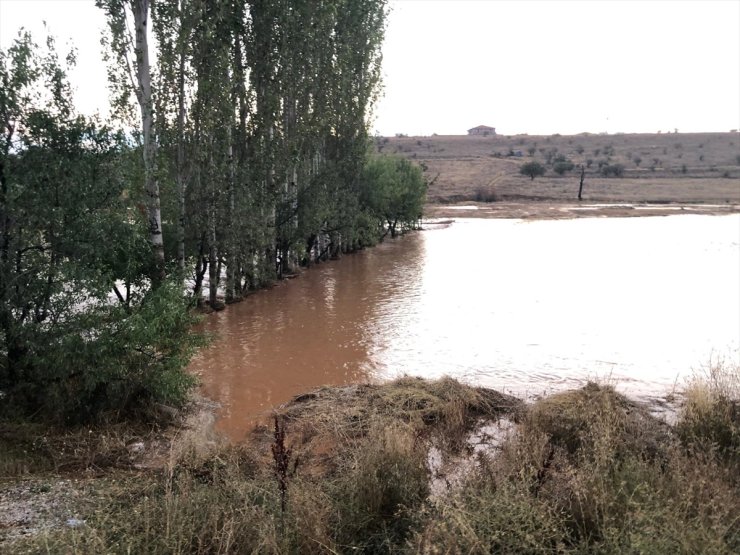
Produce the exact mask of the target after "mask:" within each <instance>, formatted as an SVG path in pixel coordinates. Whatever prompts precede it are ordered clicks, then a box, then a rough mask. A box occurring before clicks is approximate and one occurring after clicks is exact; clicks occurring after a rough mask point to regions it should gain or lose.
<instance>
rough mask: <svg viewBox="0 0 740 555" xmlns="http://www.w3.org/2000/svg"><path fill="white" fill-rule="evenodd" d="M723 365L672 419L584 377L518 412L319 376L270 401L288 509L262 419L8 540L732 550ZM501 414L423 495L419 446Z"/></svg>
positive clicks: (36, 548)
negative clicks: (479, 445)
mask: <svg viewBox="0 0 740 555" xmlns="http://www.w3.org/2000/svg"><path fill="white" fill-rule="evenodd" d="M735 370H736V369H735ZM718 372H719V373H715V374H710V375H709V376H708V377H707V378H705V381H703V382H701V383H699V382H697V384H695V385H692V388H689V392H687V401H686V404H685V407H684V408H683V410H682V412H681V414H680V415H679V419H678V423H677V425H676V427H675V428H673V427H670V426H668V425H667V424H665V423H664V422H661V421H659V420H657V419H655V418H654V417H652V416H651V415H650V413H649V412H648V410H647V409H646V408H644V407H642V406H640V405H639V404H637V403H634V402H632V401H630V400H628V399H626V398H625V397H623V396H622V395H619V394H618V393H616V392H615V391H614V389H612V388H611V387H607V386H602V385H596V384H589V385H587V386H586V387H584V388H582V389H580V390H576V391H570V392H565V393H561V394H557V395H554V396H552V397H549V398H546V399H543V400H541V401H539V402H537V403H535V404H533V405H531V406H530V407H528V408H527V409H526V410H523V408H522V406H521V403H519V402H516V400H512V399H511V398H509V397H506V396H503V395H501V394H498V393H496V392H493V391H491V390H485V389H476V388H471V387H467V386H465V385H462V384H460V383H458V382H456V381H454V380H440V381H436V382H429V381H424V380H419V379H412V378H404V379H401V380H398V381H396V382H393V383H390V384H386V385H382V386H353V387H348V388H334V389H332V388H324V389H320V390H317V391H315V392H313V393H310V394H308V395H304V396H302V397H301V398H299V399H297V400H296V401H295V402H294V403H292V404H290V405H289V406H287V407H286V408H284V409H283V410H281V412H280V418H281V419H282V422H284V424H285V427H286V430H287V435H286V438H285V442H286V445H287V446H289V447H290V452H289V453H290V455H289V458H290V461H289V463H290V464H289V467H290V468H291V469H294V471H293V470H291V472H290V473H284V476H286V477H287V478H286V482H285V485H286V487H285V491H286V497H285V505H284V507H282V503H281V501H282V499H281V491H280V487H281V486H280V481H279V480H278V479H277V478H276V474H275V470H276V469H275V461H274V459H273V457H272V456H271V454H270V451H271V449H270V446H271V445H272V444H273V442H274V439H273V435H272V434H271V432H270V430H269V429H265V430H263V431H261V432H257V433H255V435H254V437H253V438H252V440H251V442H250V443H249V444H248V445H244V446H227V447H220V448H218V449H217V450H215V451H214V452H211V453H203V452H200V453H199V452H197V451H196V450H191V451H187V452H182V453H181V454H180V455H179V457H178V458H177V459H175V460H173V464H172V465H171V466H168V467H167V468H166V469H165V470H162V471H160V472H157V473H153V472H146V473H139V474H136V475H131V474H126V475H125V476H124V477H123V478H121V477H118V478H117V480H116V481H115V482H110V483H108V484H107V485H106V487H105V488H104V491H105V492H106V493H105V495H103V496H101V499H100V501H99V502H98V503H97V505H96V506H97V508H96V509H95V510H92V511H90V513H89V514H88V515H86V525H85V526H83V527H80V528H75V529H65V530H61V531H54V532H52V533H49V534H46V535H43V536H37V537H35V538H33V539H31V540H25V541H22V542H16V543H15V544H13V546H12V547H13V552H17V553H24V552H29V553H37V552H43V553H46V552H51V553H103V552H105V553H181V554H185V553H268V554H272V553H275V554H277V553H296V554H298V553H420V554H421V553H424V554H432V553H671V554H673V553H736V552H738V551H740V485H739V484H738V480H737V474H736V466H737V460H738V454H737V451H736V450H734V449H735V447H733V446H734V445H735V443H733V442H734V441H735V438H736V435H735V434H737V420H733V418H734V417H733V416H732V411H731V410H729V409H728V408H727V407H728V406H734V405H732V403H733V402H736V401H735V400H734V399H735V398H734V397H733V395H735V393H736V392H737V389H733V388H736V387H737V384H738V381H737V373H736V372H735V373H733V372H732V371H730V372H728V371H727V369H723V370H721V371H718ZM700 386H701V387H700ZM699 392H701V394H700V393H699ZM718 407H719V408H718ZM728 410H729V412H728ZM504 414H506V415H509V416H510V417H511V418H514V419H515V420H517V421H518V429H517V432H516V433H514V434H511V436H510V437H508V439H507V440H505V441H504V443H503V444H502V446H501V448H500V450H498V451H496V452H495V453H494V452H490V453H488V454H480V453H478V454H477V455H475V456H474V457H475V460H474V464H470V468H471V471H470V472H469V474H468V475H467V477H466V478H465V479H464V480H462V482H461V483H459V484H458V485H457V486H455V487H454V488H451V489H450V490H449V491H448V492H447V494H446V495H442V496H439V495H437V496H433V497H430V495H429V491H430V478H431V477H430V472H429V469H428V462H427V458H428V452H429V449H430V447H431V446H435V448H441V449H443V450H444V451H445V452H446V453H456V454H457V456H465V453H466V452H467V449H468V447H469V446H466V444H465V440H464V438H465V437H466V436H467V435H468V434H469V433H470V431H471V429H474V428H475V427H476V426H477V425H478V424H480V422H481V421H482V420H483V421H491V420H495V419H498V418H499V417H500V416H501V415H504ZM728 415H729V416H728ZM728 430H729V431H728ZM728 438H729V439H728ZM707 446H709V447H707ZM286 453H287V451H286ZM470 456H471V457H473V455H472V454H471V455H470Z"/></svg>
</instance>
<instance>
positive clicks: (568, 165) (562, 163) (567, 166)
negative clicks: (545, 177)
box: [552, 158, 575, 175]
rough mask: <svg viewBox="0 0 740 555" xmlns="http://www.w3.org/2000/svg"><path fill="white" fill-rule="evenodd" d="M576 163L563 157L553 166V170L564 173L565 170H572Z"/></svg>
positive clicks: (560, 173) (559, 173)
mask: <svg viewBox="0 0 740 555" xmlns="http://www.w3.org/2000/svg"><path fill="white" fill-rule="evenodd" d="M574 167H575V165H574V164H573V162H571V161H570V160H567V159H565V158H563V159H562V160H556V161H555V163H554V164H553V166H552V170H553V171H554V172H555V173H556V174H558V175H563V174H565V172H569V171H571V170H572V169H573V168H574Z"/></svg>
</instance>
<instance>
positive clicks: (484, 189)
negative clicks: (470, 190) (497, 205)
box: [473, 185, 497, 202]
mask: <svg viewBox="0 0 740 555" xmlns="http://www.w3.org/2000/svg"><path fill="white" fill-rule="evenodd" d="M473 198H474V199H475V200H476V201H477V202H495V201H496V200H497V196H496V189H495V188H494V187H493V186H483V185H481V186H479V187H477V188H476V190H475V196H474V197H473Z"/></svg>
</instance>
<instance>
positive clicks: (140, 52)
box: [132, 0, 165, 285]
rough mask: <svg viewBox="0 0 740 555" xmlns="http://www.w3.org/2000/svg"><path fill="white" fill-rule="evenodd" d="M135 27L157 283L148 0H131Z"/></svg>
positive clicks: (160, 248) (159, 258)
mask: <svg viewBox="0 0 740 555" xmlns="http://www.w3.org/2000/svg"><path fill="white" fill-rule="evenodd" d="M132 9H133V12H134V26H135V28H136V75H137V79H138V89H137V91H136V97H137V100H138V101H139V108H140V109H141V128H142V134H143V140H144V176H145V177H144V180H145V183H144V188H145V190H146V195H147V217H148V224H149V241H150V243H151V246H152V254H153V256H154V266H153V270H152V273H151V276H150V277H151V279H152V283H153V284H154V285H157V284H159V283H161V281H162V280H163V279H164V277H165V270H164V243H163V241H162V215H161V211H160V201H159V183H158V181H157V143H156V139H155V137H154V131H153V126H154V121H153V120H154V114H153V109H152V108H153V103H152V83H151V71H150V67H149V42H148V34H149V33H148V29H147V27H148V24H149V0H132Z"/></svg>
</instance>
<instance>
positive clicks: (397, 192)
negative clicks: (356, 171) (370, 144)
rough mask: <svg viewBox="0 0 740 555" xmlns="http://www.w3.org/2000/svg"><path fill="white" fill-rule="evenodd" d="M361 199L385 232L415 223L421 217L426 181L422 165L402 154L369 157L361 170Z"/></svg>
mask: <svg viewBox="0 0 740 555" xmlns="http://www.w3.org/2000/svg"><path fill="white" fill-rule="evenodd" d="M361 183H362V185H361V187H362V189H361V197H360V202H361V206H363V207H364V208H365V209H366V210H367V211H368V213H369V214H370V215H371V217H374V218H375V219H376V220H377V221H378V222H380V223H379V226H380V228H385V229H384V232H386V233H387V232H390V233H391V236H393V237H395V236H396V234H397V229H398V228H399V226H400V228H401V229H405V228H406V229H407V228H412V227H414V226H415V225H416V224H417V223H418V221H419V219H420V218H421V214H422V208H423V206H424V200H425V195H426V190H427V183H426V180H425V179H424V175H423V173H422V171H421V168H420V167H419V166H417V165H415V164H413V163H412V162H410V161H409V160H407V159H405V158H400V157H397V156H377V157H373V158H370V160H368V162H367V164H366V165H365V168H364V170H363V173H362V178H361Z"/></svg>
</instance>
